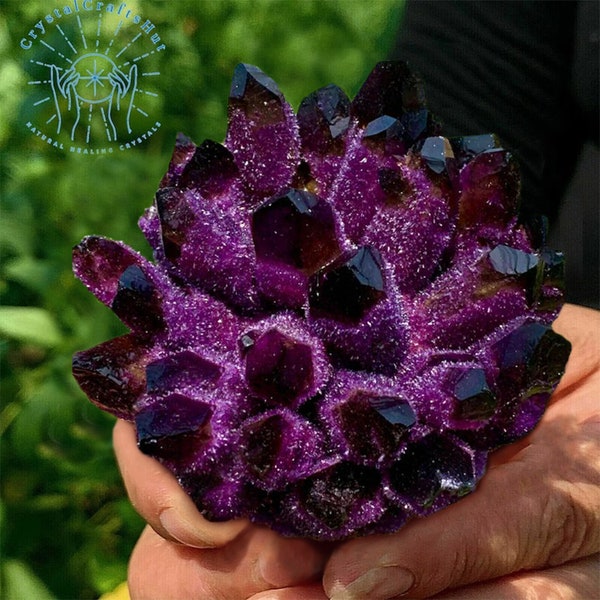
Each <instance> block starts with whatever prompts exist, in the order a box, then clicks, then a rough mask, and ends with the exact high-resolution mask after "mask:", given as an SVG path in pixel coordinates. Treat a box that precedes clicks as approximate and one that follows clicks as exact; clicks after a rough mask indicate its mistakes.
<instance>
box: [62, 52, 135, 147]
mask: <svg viewBox="0 0 600 600" xmlns="http://www.w3.org/2000/svg"><path fill="white" fill-rule="evenodd" d="M108 69H110V71H109V72H108V75H104V73H105V72H106V71H108ZM82 72H83V73H86V74H82ZM137 81H138V69H137V65H133V66H132V67H131V68H130V69H129V72H128V73H124V72H123V71H121V70H120V69H119V68H118V67H117V65H115V63H114V62H113V61H112V60H111V59H109V58H108V57H106V56H105V55H103V54H96V53H91V54H86V55H84V56H81V57H80V58H79V59H78V60H76V61H75V62H74V63H73V64H72V65H71V67H70V68H69V69H67V70H65V71H64V72H63V73H61V72H60V70H59V68H58V67H56V66H55V65H51V66H50V85H51V87H52V94H53V96H54V105H55V109H56V116H57V129H56V133H57V134H58V133H60V131H61V128H62V124H63V113H64V112H65V111H66V113H70V114H72V115H73V117H74V119H73V127H72V128H71V140H75V132H76V130H77V126H78V125H79V122H80V118H81V106H82V104H83V103H84V102H87V103H88V104H89V106H90V122H91V119H92V114H93V108H94V107H95V105H99V108H100V113H101V117H102V121H103V124H104V129H105V131H106V137H107V139H108V140H109V141H116V140H117V127H116V125H115V122H114V119H113V117H114V111H118V112H121V109H123V110H124V111H125V109H126V111H125V113H124V114H125V127H126V129H127V133H131V132H132V128H131V111H132V109H133V106H134V104H133V101H134V98H135V93H136V91H137ZM127 96H129V100H127ZM61 98H64V99H66V100H67V103H66V108H65V106H64V104H65V103H64V102H61ZM61 104H62V108H61ZM105 107H106V110H105ZM88 129H89V127H88Z"/></svg>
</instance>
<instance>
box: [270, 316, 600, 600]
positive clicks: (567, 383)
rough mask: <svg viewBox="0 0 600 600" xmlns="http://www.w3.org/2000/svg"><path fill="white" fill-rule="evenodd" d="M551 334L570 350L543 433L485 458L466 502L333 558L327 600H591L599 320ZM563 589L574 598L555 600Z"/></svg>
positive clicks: (599, 461) (599, 528) (597, 540)
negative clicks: (427, 599)
mask: <svg viewBox="0 0 600 600" xmlns="http://www.w3.org/2000/svg"><path fill="white" fill-rule="evenodd" d="M554 329H555V330H556V331H557V332H558V333H560V334H562V335H564V336H565V337H566V338H567V339H568V340H569V341H570V342H571V343H572V345H573V350H572V354H571V358H570V360H569V363H568V365H567V370H566V373H565V376H564V377H563V379H562V381H561V383H560V385H559V387H558V388H557V390H556V392H555V393H554V395H553V397H552V399H551V403H550V406H549V407H548V410H547V411H546V413H545V415H544V417H543V419H542V420H541V422H540V424H539V425H538V427H537V428H536V429H535V430H534V431H533V432H532V433H531V434H530V435H529V436H527V437H526V438H525V439H523V440H521V441H520V442H519V443H517V444H513V445H511V446H507V447H505V448H503V449H501V450H499V451H498V452H496V453H495V454H494V455H493V456H492V458H491V462H490V467H489V470H488V473H487V474H486V476H485V477H484V478H483V479H482V480H481V482H480V484H479V486H478V489H477V491H476V492H474V493H473V494H472V495H470V496H469V497H467V498H464V499H462V500H461V501H460V502H458V503H456V504H454V505H452V506H450V507H448V508H446V509H444V510H443V511H440V512H439V513H436V514H434V515H432V516H430V517H427V518H426V519H423V520H416V521H413V522H412V523H410V524H408V525H407V526H406V527H404V528H403V529H402V530H401V531H399V532H398V533H396V534H391V535H379V536H371V537H366V538H359V539H356V540H351V541H349V542H347V543H345V544H343V545H341V546H340V547H339V548H337V549H336V550H335V551H334V553H333V555H332V557H331V559H330V561H329V563H328V565H327V567H326V570H325V575H324V588H325V590H326V592H327V593H328V595H329V597H330V598H332V599H334V600H353V599H359V598H360V599H361V600H366V599H367V598H368V599H369V600H378V599H380V598H395V597H397V596H399V595H402V594H406V596H409V597H411V598H424V597H431V596H432V595H434V594H437V593H438V592H441V591H442V590H447V589H450V588H458V587H460V586H465V585H466V584H471V583H473V582H480V581H486V580H492V579H495V578H498V577H502V576H504V577H503V579H501V580H498V581H494V582H489V583H487V584H479V585H474V586H469V587H466V588H460V589H458V590H456V591H455V592H451V593H448V594H443V595H441V596H439V598H447V599H450V598H486V599H488V598H489V599H492V598H502V599H506V598H510V599H511V600H512V599H515V600H518V599H521V598H523V599H525V598H530V597H531V596H530V595H529V594H530V593H531V592H537V593H538V595H537V596H535V597H543V598H592V597H598V590H599V589H600V587H599V583H600V582H599V580H598V562H597V559H596V558H586V557H592V555H593V554H594V553H597V552H599V551H600V485H599V478H600V435H599V434H600V406H599V402H598V399H599V398H600V344H599V339H600V313H598V312H596V311H593V310H590V309H584V308H580V307H575V306H569V305H567V306H565V307H564V309H563V310H562V312H561V314H560V316H559V318H558V319H557V320H556V322H555V324H554ZM570 561H576V562H570ZM521 571H530V572H522V573H519V572H521ZM517 573H518V574H517ZM510 574H515V575H510ZM507 575H508V577H506V576H507ZM561 586H562V587H565V588H568V589H569V590H570V592H569V594H565V595H557V590H560V589H561ZM291 597H293V596H290V598H291ZM326 597H327V596H325V595H323V596H317V595H315V596H313V597H311V599H310V600H317V599H319V598H326ZM270 598H280V599H283V598H286V597H285V596H270Z"/></svg>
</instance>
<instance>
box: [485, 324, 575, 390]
mask: <svg viewBox="0 0 600 600" xmlns="http://www.w3.org/2000/svg"><path fill="white" fill-rule="evenodd" d="M570 351H571V344H570V343H569V342H568V341H567V340H565V339H564V338H563V337H562V336H560V335H558V334H557V333H554V331H552V329H551V328H550V327H548V326H547V325H544V324H542V323H538V322H532V323H525V324H524V325H521V326H520V327H518V328H517V329H515V330H514V331H512V332H511V333H509V334H508V335H506V336H505V337H503V338H502V339H501V340H500V341H498V342H496V344H495V345H494V347H493V352H494V356H495V357H496V360H497V362H498V367H499V369H500V374H499V376H498V387H499V388H500V389H501V390H502V391H503V393H504V394H505V395H506V396H509V397H511V398H512V399H517V400H518V399H519V398H520V396H521V395H522V394H527V393H529V392H530V391H531V390H532V389H535V390H538V391H551V390H552V389H554V387H555V386H556V385H557V384H558V381H559V380H560V377H561V376H562V374H563V372H564V371H563V368H564V364H565V363H566V362H567V358H568V356H569V353H570ZM561 365H562V366H561Z"/></svg>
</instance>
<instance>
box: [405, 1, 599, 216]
mask: <svg viewBox="0 0 600 600" xmlns="http://www.w3.org/2000/svg"><path fill="white" fill-rule="evenodd" d="M577 4H578V3H577V2H572V1H567V2H561V1H531V0H518V1H508V2H506V1H462V0H448V1H438V0H435V1H431V0H412V1H411V0H408V2H407V5H406V12H405V15H404V19H403V22H402V24H401V27H400V32H399V36H398V41H397V45H396V48H395V50H394V57H395V58H402V59H404V60H407V61H408V62H409V63H410V64H411V65H412V67H413V68H414V70H416V71H417V72H419V73H420V74H421V75H422V76H423V79H424V81H425V88H426V93H427V99H428V104H429V107H430V109H431V111H432V112H433V113H434V114H435V115H436V116H437V117H438V118H439V119H440V120H441V121H442V123H443V131H444V134H445V135H447V136H453V135H467V134H476V133H488V132H493V133H497V134H498V135H499V136H500V139H501V140H502V141H503V142H504V144H505V146H506V147H507V148H509V149H511V150H512V151H513V152H514V153H515V155H516V156H517V158H518V160H519V162H520V164H521V170H522V176H523V187H522V197H523V206H524V208H525V209H533V210H536V211H538V212H542V213H544V214H546V215H548V217H549V218H550V219H551V220H553V219H554V218H555V217H556V215H557V212H558V206H559V203H560V199H561V197H562V194H563V192H564V189H565V187H566V184H567V183H568V181H569V178H570V176H571V174H572V171H573V168H574V164H575V161H576V159H577V156H578V153H579V150H580V147H581V144H582V141H583V139H584V137H585V136H586V127H585V125H584V123H583V119H582V117H581V112H580V111H579V110H578V108H577V106H576V103H575V101H574V100H573V97H572V95H571V61H572V57H573V48H574V31H575V24H576V17H577ZM588 129H589V128H588ZM596 135H597V133H596Z"/></svg>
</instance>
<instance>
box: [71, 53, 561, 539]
mask: <svg viewBox="0 0 600 600" xmlns="http://www.w3.org/2000/svg"><path fill="white" fill-rule="evenodd" d="M518 204H519V175H518V169H517V165H516V164H515V160H514V158H513V157H512V155H511V153H510V152H508V151H507V150H505V149H503V148H502V147H501V146H500V145H499V142H498V139H497V138H496V137H495V136H494V135H476V136H470V137H462V138H455V139H446V138H444V137H442V136H441V135H440V127H439V125H438V123H437V122H436V121H435V119H433V118H432V116H431V114H430V113H429V112H428V110H427V109H426V106H425V101H424V96H423V89H422V84H421V82H420V81H419V79H418V78H417V77H416V76H415V75H414V74H412V73H411V72H410V70H409V69H408V67H407V65H406V64H405V63H402V62H383V63H380V64H378V65H377V66H376V67H375V69H374V70H373V71H372V73H371V74H370V75H369V77H368V79H367V80H366V82H365V83H364V85H363V86H362V88H361V89H360V91H359V92H358V94H357V96H356V97H355V98H354V100H352V101H350V100H349V99H348V98H347V97H346V95H345V94H344V92H343V91H342V90H341V89H339V88H338V87H336V86H334V85H330V86H327V87H324V88H322V89H320V90H317V91H316V92H314V93H312V94H311V95H310V96H308V97H307V98H306V99H305V100H303V101H302V103H301V104H300V107H299V109H298V112H297V114H294V112H293V110H292V108H291V107H290V105H289V104H288V103H287V102H286V101H285V99H284V97H283V95H282V94H281V92H280V91H279V89H278V87H277V85H276V84H275V82H274V81H273V80H272V79H270V78H269V77H268V76H267V75H265V74H264V73H263V72H262V71H260V70H259V69H258V68H256V67H253V66H249V65H239V66H238V67H237V68H236V70H235V74H234V78H233V84H232V86H231V93H230V97H229V128H228V131H227V137H226V140H225V142H224V144H218V143H216V142H212V141H205V142H203V143H202V144H201V145H199V146H196V145H195V144H194V143H192V142H191V141H190V140H189V139H187V138H185V137H180V138H179V139H178V140H177V144H176V147H175V151H174V154H173V157H172V160H171V163H170V165H169V169H168V172H167V173H166V175H165V176H164V178H163V180H162V181H161V184H160V188H159V190H158V191H157V193H156V197H155V200H154V204H153V206H151V207H150V208H149V209H147V211H146V212H145V214H144V215H143V217H142V218H141V220H140V226H141V229H142V230H143V232H144V234H145V235H146V237H147V239H148V241H149V242H150V244H151V246H152V248H153V250H154V261H153V262H152V261H148V260H146V259H145V258H143V257H142V256H141V255H140V254H138V253H137V252H135V251H134V250H132V249H130V248H129V247H127V246H126V245H124V244H123V243H121V242H116V241H111V240H108V239H104V238H100V237H93V236H92V237H87V238H85V239H84V240H83V241H82V242H81V243H80V244H79V245H78V246H76V248H75V250H74V269H75V273H76V274H77V276H78V277H79V278H80V279H81V280H82V281H83V283H84V284H85V285H86V286H87V287H88V288H89V289H90V290H91V291H92V292H93V293H94V294H95V295H96V296H97V297H98V298H99V299H100V300H101V301H102V302H104V303H105V304H106V305H107V306H109V307H110V308H112V310H113V311H114V312H115V313H116V314H117V315H118V316H119V318H120V319H121V320H122V321H123V322H124V323H125V324H126V325H127V326H128V328H129V329H130V333H129V334H127V335H124V336H123V337H119V338H116V339H113V340H110V341H107V342H105V343H103V344H100V345H99V346H97V347H95V348H92V349H90V350H87V351H84V352H80V353H78V354H76V355H75V357H74V361H73V372H74V375H75V378H76V379H77V381H78V383H79V385H80V386H81V388H82V389H83V390H84V391H85V392H86V394H87V395H88V396H89V397H90V399H91V400H92V401H93V402H94V403H95V404H97V405H98V406H100V407H101V408H102V409H104V410H107V411H109V412H111V413H112V414H114V415H116V416H117V417H120V418H123V419H127V420H129V421H133V422H134V423H135V426H136V430H137V439H138V444H139V447H140V449H141V450H142V451H143V452H145V453H147V454H149V455H152V456H154V457H156V458H157V459H158V460H160V461H161V462H163V463H164V464H165V465H166V466H167V467H168V468H169V469H171V470H172V471H173V473H174V474H175V475H176V477H177V478H178V480H179V482H180V483H181V485H182V486H183V488H184V489H185V490H186V491H187V492H188V493H189V494H190V496H191V497H192V498H193V499H194V501H195V502H196V503H197V506H198V508H199V509H200V511H201V512H202V513H203V514H204V515H205V516H206V517H207V518H208V519H211V520H224V519H232V518H236V517H243V516H247V517H249V518H250V519H252V520H253V521H255V522H258V523H265V524H267V525H269V526H271V527H273V528H274V529H276V530H277V531H280V532H282V533H283V534H286V535H300V536H307V537H312V538H316V539H322V540H337V539H343V538H346V537H349V536H353V535H363V534H367V533H371V532H390V531H394V530H396V529H398V528H399V527H401V526H402V524H403V523H404V522H405V521H406V520H407V519H408V518H411V517H414V516H422V515H427V514H429V513H432V512H433V511H436V510H439V509H441V508H443V507H445V506H447V505H448V504H450V503H452V502H454V501H455V500H457V499H458V498H460V497H461V496H463V495H465V494H468V493H469V492H471V491H472V490H473V489H474V488H475V486H476V484H477V482H478V480H479V479H480V478H481V476H482V475H483V473H484V470H485V465H486V459H487V455H488V454H489V452H490V451H491V450H493V449H494V448H497V447H498V446H500V445H502V444H506V443H510V442H512V441H514V440H517V439H519V438H521V437H522V436H524V435H526V434H527V433H528V432H529V431H531V429H532V428H533V427H534V426H535V424H536V423H537V421H538V420H539V419H540V417H541V415H542V413H543V411H544V409H545V406H546V403H547V401H548V398H549V396H550V394H551V393H552V391H553V389H554V388H555V386H556V385H557V383H558V381H559V379H560V377H561V375H562V373H563V371H564V367H565V363H566V361H567V358H568V355H569V352H570V344H569V343H568V342H567V341H566V340H565V339H563V338H562V337H561V336H559V335H557V334H556V333H554V332H553V331H552V329H551V327H550V324H551V323H552V321H553V319H554V318H555V317H556V315H557V312H558V310H559V309H560V306H561V304H562V296H563V294H562V271H563V256H562V255H561V254H560V253H557V252H554V251H552V250H549V249H547V248H546V247H545V244H544V232H543V227H540V225H539V223H538V224H537V225H535V224H533V225H532V224H525V223H522V222H521V221H520V220H519V217H518Z"/></svg>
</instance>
